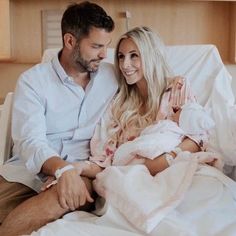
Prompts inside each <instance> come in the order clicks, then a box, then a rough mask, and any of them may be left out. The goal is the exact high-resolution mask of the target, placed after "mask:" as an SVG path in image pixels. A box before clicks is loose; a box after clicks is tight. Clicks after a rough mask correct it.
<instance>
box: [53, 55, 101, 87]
mask: <svg viewBox="0 0 236 236" xmlns="http://www.w3.org/2000/svg"><path fill="white" fill-rule="evenodd" d="M60 54H61V51H60V52H59V53H58V54H57V55H56V56H55V57H53V59H52V61H51V63H52V66H53V69H54V70H55V72H56V73H57V75H58V77H59V78H60V80H61V81H62V82H63V83H65V82H68V81H70V82H73V78H72V77H71V76H69V75H68V74H67V73H66V72H65V70H64V68H63V67H62V65H61V63H60V61H59V56H60ZM98 70H99V68H98ZM98 70H97V71H96V72H93V73H90V79H91V80H94V78H95V77H96V75H97V73H98Z"/></svg>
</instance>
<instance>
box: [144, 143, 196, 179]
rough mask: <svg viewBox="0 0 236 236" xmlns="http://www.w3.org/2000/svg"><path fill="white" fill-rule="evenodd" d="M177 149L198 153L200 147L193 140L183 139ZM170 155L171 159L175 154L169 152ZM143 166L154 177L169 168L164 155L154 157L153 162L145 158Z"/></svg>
mask: <svg viewBox="0 0 236 236" xmlns="http://www.w3.org/2000/svg"><path fill="white" fill-rule="evenodd" d="M178 147H180V148H181V150H182V151H189V152H198V151H200V147H199V146H198V145H197V144H196V143H195V142H194V141H193V140H191V139H189V138H186V139H184V140H183V142H182V143H181V144H180V145H178ZM170 154H171V155H172V156H173V158H175V157H176V154H175V153H174V152H171V153H170ZM144 165H146V167H147V168H148V170H149V171H150V173H151V175H153V176H154V175H156V174H157V173H158V172H161V171H163V170H164V169H166V168H167V167H168V166H169V165H168V162H167V160H166V156H165V154H162V155H161V156H158V157H156V158H155V159H154V160H151V159H147V158H145V162H144Z"/></svg>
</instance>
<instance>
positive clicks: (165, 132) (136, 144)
mask: <svg viewBox="0 0 236 236" xmlns="http://www.w3.org/2000/svg"><path fill="white" fill-rule="evenodd" d="M214 124H215V123H214V121H213V120H212V119H211V117H210V116H209V114H208V113H207V112H206V111H205V110H204V108H203V107H202V106H201V105H199V104H198V103H188V104H185V105H184V106H183V107H182V110H181V112H180V116H179V124H177V123H176V122H174V121H172V120H161V121H158V123H156V124H153V125H150V126H148V127H147V128H145V129H144V130H143V131H142V132H141V134H140V136H139V137H137V138H135V139H134V140H132V141H128V142H126V143H124V144H122V145H121V146H120V147H119V148H118V149H117V150H116V152H115V154H114V159H113V163H112V164H113V165H127V164H137V163H142V161H143V160H142V159H140V158H137V155H138V156H142V157H145V158H149V159H154V158H156V157H157V156H159V155H161V154H163V153H165V152H171V151H172V150H173V149H174V148H175V147H177V146H178V145H179V144H180V143H181V142H182V141H183V139H184V138H185V137H186V136H187V137H189V138H190V139H192V140H194V141H199V140H206V139H207V136H208V131H209V130H210V129H211V128H212V127H213V126H214Z"/></svg>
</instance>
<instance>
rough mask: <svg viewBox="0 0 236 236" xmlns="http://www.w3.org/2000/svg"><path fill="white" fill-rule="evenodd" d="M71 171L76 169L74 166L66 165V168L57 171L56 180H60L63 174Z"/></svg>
mask: <svg viewBox="0 0 236 236" xmlns="http://www.w3.org/2000/svg"><path fill="white" fill-rule="evenodd" d="M71 169H75V167H74V166H73V165H71V164H69V165H66V166H64V167H62V168H59V169H57V170H56V171H55V174H54V175H55V177H56V179H59V178H60V177H61V176H62V174H63V173H64V172H66V171H68V170H71Z"/></svg>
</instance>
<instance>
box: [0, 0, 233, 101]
mask: <svg viewBox="0 0 236 236" xmlns="http://www.w3.org/2000/svg"><path fill="white" fill-rule="evenodd" d="M1 1H9V2H10V9H9V10H10V14H9V17H10V19H8V22H10V23H9V27H10V33H11V37H10V39H11V40H9V45H8V46H10V48H11V54H10V55H9V58H7V57H6V59H5V60H4V58H3V59H1V61H0V99H1V98H4V97H5V95H6V93H7V92H8V91H10V90H13V89H14V86H15V81H16V79H17V77H18V76H19V74H20V73H21V72H22V71H24V70H25V69H27V68H29V67H31V66H32V65H33V64H35V63H38V62H39V61H40V58H41V56H42V51H43V49H42V19H41V12H42V11H43V10H50V9H51V10H55V9H58V10H60V9H65V8H66V6H67V5H68V4H69V3H70V2H71V0H1ZM77 2H79V1H77ZM93 2H96V3H98V4H100V5H101V6H103V7H104V8H105V9H106V10H107V12H108V13H109V14H110V15H111V16H112V17H113V18H114V20H115V22H116V29H115V32H114V37H113V38H114V40H113V42H112V45H111V46H112V47H113V46H114V45H115V43H116V40H115V39H117V38H118V37H119V35H120V34H122V33H124V32H125V31H126V30H127V21H126V20H127V19H126V18H125V14H124V13H125V11H129V12H130V13H131V18H130V19H129V22H128V25H129V28H132V27H134V26H138V25H147V26H150V27H151V28H153V29H154V30H155V31H156V32H159V33H160V35H161V36H162V38H163V39H164V41H165V43H166V44H168V45H174V44H181V45H183V44H215V45H216V46H217V48H218V50H219V52H220V54H221V57H222V59H223V61H224V62H225V63H231V62H234V61H235V31H236V30H235V25H236V24H235V19H234V17H235V13H236V10H235V4H236V3H234V2H229V1H190V0H135V1H134V0H93ZM0 20H2V19H1V18H0ZM1 33H4V32H1V29H0V34H1ZM0 52H1V51H0Z"/></svg>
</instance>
